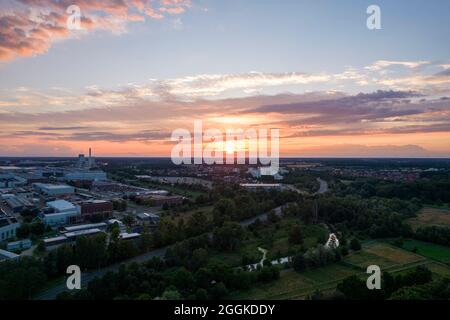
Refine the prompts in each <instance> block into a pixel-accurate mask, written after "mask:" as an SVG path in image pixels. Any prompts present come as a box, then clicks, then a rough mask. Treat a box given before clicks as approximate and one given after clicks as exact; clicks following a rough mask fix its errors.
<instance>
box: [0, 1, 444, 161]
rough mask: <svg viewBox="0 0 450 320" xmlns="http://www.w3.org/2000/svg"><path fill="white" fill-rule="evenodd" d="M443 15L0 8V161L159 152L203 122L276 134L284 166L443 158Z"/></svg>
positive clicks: (333, 6) (418, 5)
mask: <svg viewBox="0 0 450 320" xmlns="http://www.w3.org/2000/svg"><path fill="white" fill-rule="evenodd" d="M373 4H375V5H377V6H378V7H379V8H380V13H381V15H380V19H381V29H375V30H371V29H369V28H368V27H367V24H366V21H367V19H368V17H369V16H370V14H368V13H367V12H366V10H367V8H368V6H370V5H373ZM72 5H75V6H77V7H78V8H79V9H80V13H81V20H80V29H73V28H72V29H71V28H68V24H67V21H68V19H69V22H70V21H72V20H70V19H71V13H70V12H69V13H67V8H68V7H70V6H72ZM449 13H450V2H449V1H446V0H442V1H439V0H435V1H418V0H409V1H406V0H405V1H403V0H402V1H380V0H371V1H364V0H358V1H356V0H355V1H350V0H342V1H331V0H330V1H325V0H317V1H300V0H292V1H290V0H282V1H276V0H264V1H261V0H240V1H238V0H227V1H224V0H222V1H219V0H217V1H214V0H101V1H90V0H2V1H1V2H0V156H76V155H77V154H78V153H83V152H84V153H86V152H87V149H88V148H89V147H92V148H93V150H94V153H95V155H97V156H170V152H171V149H172V148H173V145H174V142H173V141H171V139H170V138H171V134H172V132H173V131H174V130H175V129H178V128H185V129H187V130H190V131H192V130H193V123H194V121H195V120H202V121H203V126H204V128H205V129H208V128H218V129H219V130H222V131H225V130H226V129H229V128H231V129H233V128H241V129H244V130H246V129H250V128H254V129H255V128H266V129H270V128H277V129H279V130H280V151H281V155H282V156H299V157H302V156H304V157H315V156H317V157H334V156H336V157H353V156H355V157H358V156H360V157H450V41H449V40H450V39H449V38H450V19H448V17H449Z"/></svg>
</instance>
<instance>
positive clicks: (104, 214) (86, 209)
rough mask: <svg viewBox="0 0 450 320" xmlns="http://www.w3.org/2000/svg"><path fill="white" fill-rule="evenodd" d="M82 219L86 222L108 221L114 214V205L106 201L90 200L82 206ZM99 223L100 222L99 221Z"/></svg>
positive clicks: (81, 204)
mask: <svg viewBox="0 0 450 320" xmlns="http://www.w3.org/2000/svg"><path fill="white" fill-rule="evenodd" d="M79 205H80V211H81V217H82V218H83V219H84V220H87V221H89V220H92V219H95V218H97V219H100V220H103V219H108V218H110V217H111V216H112V214H113V204H112V202H110V201H105V200H89V201H84V202H81V203H80V204H79ZM97 221H98V220H97Z"/></svg>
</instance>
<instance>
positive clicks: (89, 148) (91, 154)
mask: <svg viewBox="0 0 450 320" xmlns="http://www.w3.org/2000/svg"><path fill="white" fill-rule="evenodd" d="M91 155H92V153H91V148H89V159H90V158H91Z"/></svg>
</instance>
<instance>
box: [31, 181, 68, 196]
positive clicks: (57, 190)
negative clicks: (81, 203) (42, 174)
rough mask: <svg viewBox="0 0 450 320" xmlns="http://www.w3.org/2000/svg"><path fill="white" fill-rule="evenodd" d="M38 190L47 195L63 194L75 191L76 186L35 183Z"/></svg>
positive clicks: (34, 186) (34, 185)
mask: <svg viewBox="0 0 450 320" xmlns="http://www.w3.org/2000/svg"><path fill="white" fill-rule="evenodd" d="M33 188H34V190H35V191H36V192H39V193H41V194H44V195H46V196H62V195H68V194H73V193H75V188H74V187H72V186H69V185H66V184H47V183H33Z"/></svg>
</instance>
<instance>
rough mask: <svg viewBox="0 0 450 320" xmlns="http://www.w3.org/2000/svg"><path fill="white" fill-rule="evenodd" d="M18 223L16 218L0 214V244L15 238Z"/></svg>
mask: <svg viewBox="0 0 450 320" xmlns="http://www.w3.org/2000/svg"><path fill="white" fill-rule="evenodd" d="M19 227H20V223H19V222H18V221H17V219H16V218H14V217H11V216H8V215H6V214H4V213H3V212H0V242H2V241H6V240H8V239H11V238H15V237H16V230H17V228H19Z"/></svg>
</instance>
